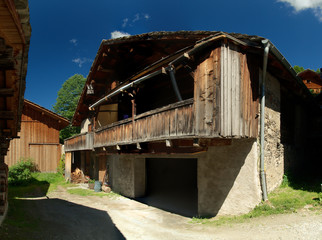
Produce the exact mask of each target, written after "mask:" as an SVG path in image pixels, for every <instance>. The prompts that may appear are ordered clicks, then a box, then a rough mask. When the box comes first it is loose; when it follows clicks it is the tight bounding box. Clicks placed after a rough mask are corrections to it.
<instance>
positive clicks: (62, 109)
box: [53, 74, 86, 142]
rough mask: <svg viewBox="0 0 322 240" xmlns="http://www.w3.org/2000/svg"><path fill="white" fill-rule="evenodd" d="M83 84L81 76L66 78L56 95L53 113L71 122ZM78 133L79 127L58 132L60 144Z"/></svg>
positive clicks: (84, 79)
mask: <svg viewBox="0 0 322 240" xmlns="http://www.w3.org/2000/svg"><path fill="white" fill-rule="evenodd" d="M85 82H86V78H84V77H83V75H81V74H75V75H74V76H72V77H70V78H68V79H67V80H66V81H65V82H64V84H63V85H62V87H61V89H60V90H59V91H58V93H57V100H56V103H55V105H54V106H53V111H54V112H55V113H57V114H59V115H61V116H63V117H65V118H67V119H68V120H70V121H71V120H72V118H73V116H74V113H75V110H76V107H77V103H78V100H79V98H80V95H81V93H82V90H83V87H84V84H85ZM79 132H80V128H79V127H73V126H71V125H69V126H68V127H66V128H64V129H62V130H61V131H60V133H59V138H60V141H61V142H62V141H64V139H66V138H68V137H71V136H73V135H75V134H77V133H79Z"/></svg>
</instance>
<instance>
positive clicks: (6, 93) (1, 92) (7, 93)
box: [0, 88, 14, 97]
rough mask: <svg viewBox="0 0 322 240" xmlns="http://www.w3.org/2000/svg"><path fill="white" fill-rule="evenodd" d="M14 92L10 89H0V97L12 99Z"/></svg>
mask: <svg viewBox="0 0 322 240" xmlns="http://www.w3.org/2000/svg"><path fill="white" fill-rule="evenodd" d="M13 94H14V90H13V89H12V88H0V97H12V96H13Z"/></svg>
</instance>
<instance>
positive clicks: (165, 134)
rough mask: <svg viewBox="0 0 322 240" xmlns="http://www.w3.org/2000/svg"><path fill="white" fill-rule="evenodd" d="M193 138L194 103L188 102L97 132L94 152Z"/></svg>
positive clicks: (141, 115)
mask: <svg viewBox="0 0 322 240" xmlns="http://www.w3.org/2000/svg"><path fill="white" fill-rule="evenodd" d="M193 135H194V111H193V99H188V100H185V101H181V102H178V103H174V104H170V105H168V106H165V107H162V108H158V109H155V110H152V111H149V112H145V113H143V114H140V115H137V116H135V117H134V118H133V119H132V118H130V119H126V120H122V121H119V122H116V123H113V124H110V125H108V126H105V127H102V128H100V129H98V130H97V131H96V132H95V137H94V148H98V147H109V146H115V145H126V144H133V143H140V142H152V141H160V140H165V139H179V138H185V137H190V138H191V137H192V136H193Z"/></svg>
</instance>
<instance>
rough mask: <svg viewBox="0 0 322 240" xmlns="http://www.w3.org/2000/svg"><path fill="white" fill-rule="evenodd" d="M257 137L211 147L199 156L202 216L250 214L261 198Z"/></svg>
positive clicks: (199, 201) (199, 198) (200, 207)
mask: <svg viewBox="0 0 322 240" xmlns="http://www.w3.org/2000/svg"><path fill="white" fill-rule="evenodd" d="M257 160H258V152H257V142H256V140H255V139H241V140H233V141H232V144H231V145H229V146H215V147H210V148H209V150H208V151H207V153H205V154H202V155H201V156H200V157H199V158H198V212H199V214H200V215H201V216H207V215H210V216H215V215H237V214H242V213H247V212H249V211H250V210H251V209H253V208H254V207H255V206H256V205H257V204H258V203H259V202H260V201H261V191H260V182H259V174H258V168H257Z"/></svg>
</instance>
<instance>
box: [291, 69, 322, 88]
mask: <svg viewBox="0 0 322 240" xmlns="http://www.w3.org/2000/svg"><path fill="white" fill-rule="evenodd" d="M297 75H298V76H299V77H300V78H301V79H303V80H315V81H317V82H320V83H321V84H322V79H321V74H320V73H317V72H315V71H312V70H311V69H306V70H304V71H303V72H300V73H299V74H297Z"/></svg>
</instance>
